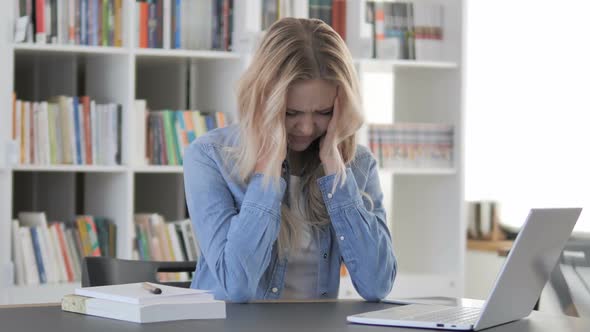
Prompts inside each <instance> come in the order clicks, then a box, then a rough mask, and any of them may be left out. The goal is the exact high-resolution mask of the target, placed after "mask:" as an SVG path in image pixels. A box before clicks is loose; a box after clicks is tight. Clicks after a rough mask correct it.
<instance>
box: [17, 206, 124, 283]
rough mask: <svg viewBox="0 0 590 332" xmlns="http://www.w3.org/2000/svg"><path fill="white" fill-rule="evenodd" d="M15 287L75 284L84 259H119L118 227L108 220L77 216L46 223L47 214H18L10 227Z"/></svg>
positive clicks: (79, 275) (79, 277) (79, 276)
mask: <svg viewBox="0 0 590 332" xmlns="http://www.w3.org/2000/svg"><path fill="white" fill-rule="evenodd" d="M11 226H12V227H11V231H12V235H11V241H12V257H11V259H12V261H13V263H14V266H15V271H14V272H15V273H14V282H15V284H16V285H19V286H20V285H38V284H52V283H60V282H74V281H77V280H80V279H81V273H82V267H81V266H82V263H81V261H82V258H83V257H85V256H108V257H115V256H116V250H117V249H116V237H117V228H116V225H115V224H114V223H113V222H112V221H111V220H108V219H106V218H102V217H93V216H89V215H80V216H76V220H75V222H73V223H72V222H68V223H64V222H59V221H58V222H56V221H52V222H50V223H48V222H47V217H46V215H45V213H44V212H19V213H18V219H15V220H13V221H12V225H11Z"/></svg>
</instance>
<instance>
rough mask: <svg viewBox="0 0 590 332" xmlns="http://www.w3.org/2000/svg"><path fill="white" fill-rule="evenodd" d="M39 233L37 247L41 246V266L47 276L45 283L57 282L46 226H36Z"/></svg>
mask: <svg viewBox="0 0 590 332" xmlns="http://www.w3.org/2000/svg"><path fill="white" fill-rule="evenodd" d="M37 234H38V235H39V236H38V237H39V247H40V248H41V257H42V258H43V267H44V268H45V275H46V276H47V283H57V282H59V272H58V271H57V266H56V263H55V261H54V259H53V248H52V246H53V241H51V240H50V239H49V230H48V229H47V227H40V226H38V227H37Z"/></svg>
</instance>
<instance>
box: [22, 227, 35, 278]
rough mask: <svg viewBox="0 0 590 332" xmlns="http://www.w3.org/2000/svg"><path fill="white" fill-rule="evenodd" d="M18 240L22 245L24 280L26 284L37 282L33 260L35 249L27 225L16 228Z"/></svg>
mask: <svg viewBox="0 0 590 332" xmlns="http://www.w3.org/2000/svg"><path fill="white" fill-rule="evenodd" d="M18 232H19V237H20V242H21V244H22V246H23V258H24V260H23V261H24V266H25V282H26V284H27V285H38V284H39V270H38V269H37V261H36V260H35V249H33V239H32V238H31V230H30V228H29V227H27V226H21V227H20V228H19V230H18Z"/></svg>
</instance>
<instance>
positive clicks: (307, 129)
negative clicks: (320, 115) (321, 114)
mask: <svg viewBox="0 0 590 332" xmlns="http://www.w3.org/2000/svg"><path fill="white" fill-rule="evenodd" d="M313 126H314V124H313V118H312V117H311V116H309V115H308V114H305V115H303V116H302V117H301V119H300V121H299V132H300V133H301V135H302V136H303V135H305V136H311V134H313Z"/></svg>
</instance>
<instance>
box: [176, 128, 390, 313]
mask: <svg viewBox="0 0 590 332" xmlns="http://www.w3.org/2000/svg"><path fill="white" fill-rule="evenodd" d="M238 140H239V131H238V128H237V126H230V127H226V128H220V129H216V130H213V131H211V132H209V133H207V134H206V135H203V136H201V137H199V138H198V139H197V140H195V141H194V142H193V143H192V144H191V145H190V146H189V147H187V148H186V150H185V154H184V181H185V191H186V200H187V205H188V209H189V214H190V217H191V220H192V224H193V227H194V230H195V233H196V236H197V239H198V241H199V246H200V250H201V258H200V260H199V262H198V263H197V267H196V271H195V275H194V278H193V281H192V284H191V287H193V288H198V289H208V290H212V291H213V293H214V296H215V298H216V299H221V300H227V301H232V302H247V301H250V300H260V299H278V298H280V296H281V291H282V289H283V286H284V281H285V273H287V271H286V266H287V259H286V258H279V257H278V254H277V245H276V240H277V237H278V234H279V225H280V222H281V210H280V207H281V204H282V202H283V196H284V195H285V191H286V190H287V182H286V181H285V178H284V177H283V178H281V179H280V188H278V187H275V186H272V185H271V186H266V185H264V184H263V181H264V175H262V174H254V175H253V176H252V177H251V179H250V181H249V183H247V184H242V183H239V181H235V177H234V175H233V173H232V169H228V165H227V164H228V163H226V162H224V160H226V159H224V156H226V155H227V154H226V151H225V150H224V148H225V147H234V146H236V144H237V142H238ZM346 174H347V179H346V181H345V183H344V186H342V187H341V186H340V185H337V186H336V190H335V191H334V192H333V193H332V192H331V191H332V184H333V183H334V180H335V175H333V174H332V175H327V176H324V177H322V178H319V179H318V180H317V181H318V185H319V187H320V191H321V192H322V196H323V199H324V202H325V204H326V208H327V211H328V214H329V216H330V220H331V223H330V224H329V225H327V226H326V227H324V228H322V229H320V232H319V244H318V246H319V249H320V252H318V255H317V259H318V272H319V275H318V284H317V298H319V299H321V298H336V297H337V296H338V288H339V285H340V264H341V263H344V264H345V265H346V268H347V270H348V272H349V274H350V276H351V279H352V282H353V285H354V287H355V288H356V290H357V292H358V293H359V294H360V295H361V296H362V297H363V298H364V299H366V300H368V301H378V300H380V299H382V298H384V297H385V296H386V295H387V294H389V292H390V291H391V287H392V285H393V281H394V279H395V275H396V269H397V267H396V266H397V264H396V259H395V256H394V254H393V248H392V242H391V236H390V234H389V231H388V228H387V226H386V218H385V209H384V208H383V204H382V201H383V194H382V192H381V188H380V184H379V177H378V168H377V163H376V161H375V158H374V157H373V156H372V154H371V153H370V151H369V150H368V149H367V148H366V147H363V146H360V145H359V146H358V147H357V153H356V156H355V158H354V160H353V162H351V164H350V165H348V167H347V169H346ZM287 175H288V174H287ZM362 191H364V192H366V193H367V194H368V195H369V196H370V197H371V199H372V200H373V205H374V206H373V209H372V210H371V209H370V208H371V204H370V202H368V201H367V200H366V199H363V198H362V196H361V192H362Z"/></svg>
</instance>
